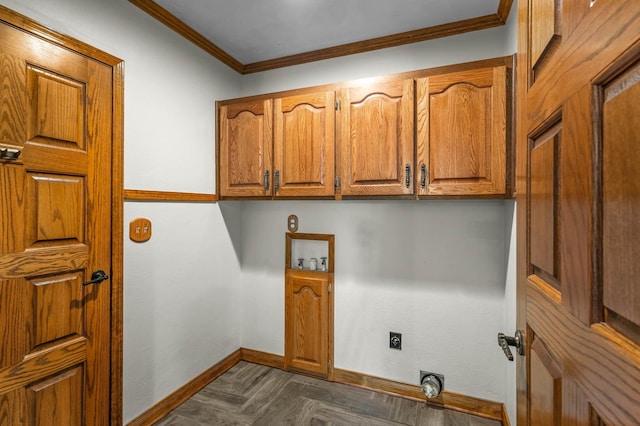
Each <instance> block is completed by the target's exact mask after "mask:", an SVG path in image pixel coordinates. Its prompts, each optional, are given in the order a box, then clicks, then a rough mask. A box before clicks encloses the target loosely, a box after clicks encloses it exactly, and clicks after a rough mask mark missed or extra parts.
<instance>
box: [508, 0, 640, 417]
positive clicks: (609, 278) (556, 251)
mask: <svg viewBox="0 0 640 426" xmlns="http://www.w3.org/2000/svg"><path fill="white" fill-rule="evenodd" d="M519 25H520V27H519V31H518V32H519V34H520V38H519V47H518V51H519V53H518V64H519V70H518V83H519V87H518V109H519V111H518V117H519V120H518V122H519V127H518V169H517V173H518V189H517V190H518V326H519V328H521V329H522V330H524V331H526V341H527V349H526V354H525V355H526V356H525V358H520V359H519V360H518V368H517V371H518V425H526V424H529V425H560V424H563V425H637V424H638V423H639V422H640V281H639V280H640V278H639V277H640V262H639V259H640V226H639V225H638V224H639V223H640V222H639V221H638V217H639V214H640V184H639V183H638V182H639V180H638V177H639V176H640V149H639V146H640V136H639V135H640V119H639V117H640V103H639V102H638V99H640V30H639V29H640V2H638V1H635V0H634V1H622V0H620V1H604V0H596V1H593V0H591V1H590V0H584V1H581V0H572V1H563V2H557V1H554V0H529V1H523V2H520V7H519Z"/></svg>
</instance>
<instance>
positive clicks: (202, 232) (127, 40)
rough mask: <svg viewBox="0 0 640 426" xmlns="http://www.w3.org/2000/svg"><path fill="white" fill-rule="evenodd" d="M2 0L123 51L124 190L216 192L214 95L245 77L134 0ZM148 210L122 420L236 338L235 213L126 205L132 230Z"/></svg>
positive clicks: (127, 280) (135, 265)
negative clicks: (149, 226) (148, 229)
mask: <svg viewBox="0 0 640 426" xmlns="http://www.w3.org/2000/svg"><path fill="white" fill-rule="evenodd" d="M0 4H2V5H5V6H7V7H9V8H11V9H13V10H16V11H17V12H20V13H23V14H25V15H27V16H29V17H31V18H33V19H35V20H37V21H39V22H41V23H43V24H45V25H47V26H49V27H51V28H53V29H55V30H58V31H60V32H62V33H66V34H68V35H71V36H73V37H76V38H77V39H79V40H82V41H84V42H86V43H89V44H91V45H93V46H95V47H98V48H100V49H102V50H104V51H106V52H108V53H110V54H112V55H115V56H117V57H119V58H121V59H124V61H125V187H126V188H131V189H152V190H163V191H185V192H207V193H213V192H214V188H215V181H214V167H213V165H214V164H215V163H214V162H215V158H214V147H215V134H214V133H215V100H216V99H225V98H230V97H235V96H237V94H238V88H239V81H240V78H239V76H238V75H237V74H235V73H234V72H233V71H231V70H230V69H229V68H228V67H226V66H225V65H223V64H221V63H219V62H218V61H216V60H215V59H213V58H212V57H211V56H209V55H208V54H206V53H204V52H203V51H201V50H200V49H199V48H197V47H195V46H193V45H192V44H191V43H189V42H187V41H186V40H184V39H182V38H181V37H179V36H177V35H176V34H175V33H173V32H172V31H171V30H169V29H167V28H166V27H164V26H163V25H161V24H159V23H158V22H156V21H155V20H154V19H152V18H150V17H149V16H148V15H146V14H145V13H144V12H142V11H140V10H139V9H138V8H136V7H135V6H133V5H132V4H131V3H129V2H128V1H127V0H108V1H107V0H55V1H51V0H0ZM230 208H233V207H230ZM228 210H229V208H227V211H228ZM140 216H143V217H147V218H149V219H151V220H152V222H153V238H152V239H151V240H150V241H149V242H148V243H144V244H134V243H132V242H131V241H129V239H128V238H125V249H124V258H125V272H124V300H125V313H124V315H125V320H124V420H125V423H126V422H128V421H130V420H131V419H133V418H135V417H136V416H137V415H139V414H140V413H141V412H143V411H145V410H147V409H148V408H150V407H151V406H152V405H153V404H155V403H157V402H158V401H160V400H161V399H162V398H164V397H165V396H167V395H168V394H170V393H171V392H173V391H174V390H176V389H177V388H179V387H180V386H182V385H184V384H185V383H186V382H188V381H189V380H191V379H192V378H193V377H195V376H196V375H198V374H199V373H201V372H202V371H204V370H206V369H207V368H209V367H211V366H212V365H213V364H215V363H216V362H218V361H220V360H221V359H222V358H223V357H225V356H227V355H229V354H230V353H232V352H233V351H234V350H236V349H237V348H238V347H239V346H240V337H239V333H240V324H241V319H240V317H239V313H238V311H237V309H236V306H237V304H238V301H239V289H238V283H239V280H240V276H239V274H240V265H239V260H238V257H237V255H236V248H235V247H234V245H233V240H232V237H231V235H233V234H234V233H235V234H239V231H231V230H230V229H229V228H231V229H238V226H239V224H238V223H237V221H236V222H234V220H233V219H234V217H237V216H238V215H237V214H231V213H229V214H227V215H226V216H225V217H224V218H223V217H222V214H221V210H220V206H219V205H217V204H216V205H203V204H180V203H130V202H128V203H126V204H125V227H126V228H128V226H126V225H127V224H128V222H129V220H131V219H133V218H135V217H140Z"/></svg>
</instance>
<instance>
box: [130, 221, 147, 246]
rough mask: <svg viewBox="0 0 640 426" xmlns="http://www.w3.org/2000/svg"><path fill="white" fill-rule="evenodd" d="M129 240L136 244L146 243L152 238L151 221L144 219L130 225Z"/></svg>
mask: <svg viewBox="0 0 640 426" xmlns="http://www.w3.org/2000/svg"><path fill="white" fill-rule="evenodd" d="M129 238H130V239H131V241H135V242H136V243H144V242H145V241H149V238H151V221H150V220H149V219H145V218H143V217H139V218H137V219H133V220H132V221H131V222H130V223H129Z"/></svg>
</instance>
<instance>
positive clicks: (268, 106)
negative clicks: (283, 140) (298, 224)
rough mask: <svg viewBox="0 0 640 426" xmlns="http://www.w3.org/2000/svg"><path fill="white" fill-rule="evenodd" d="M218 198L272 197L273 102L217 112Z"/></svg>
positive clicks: (232, 106) (255, 103)
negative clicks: (218, 134) (218, 138)
mask: <svg viewBox="0 0 640 426" xmlns="http://www.w3.org/2000/svg"><path fill="white" fill-rule="evenodd" d="M219 120H220V121H219V131H220V140H219V159H218V179H219V182H220V183H219V191H220V194H219V195H220V197H268V196H271V195H272V194H273V171H272V170H271V165H272V152H273V101H272V100H271V99H267V100H263V101H255V102H243V103H236V104H229V105H222V106H220V109H219Z"/></svg>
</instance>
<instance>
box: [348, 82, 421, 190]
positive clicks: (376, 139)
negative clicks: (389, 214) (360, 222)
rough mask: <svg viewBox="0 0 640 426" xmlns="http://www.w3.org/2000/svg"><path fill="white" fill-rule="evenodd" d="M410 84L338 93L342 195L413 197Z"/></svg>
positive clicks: (377, 85) (378, 85)
mask: <svg viewBox="0 0 640 426" xmlns="http://www.w3.org/2000/svg"><path fill="white" fill-rule="evenodd" d="M413 93H414V83H413V80H399V81H390V82H380V83H376V84H375V85H373V86H362V87H354V88H347V89H342V90H341V91H340V106H339V107H340V112H339V114H340V140H339V143H338V145H339V147H340V148H339V149H340V170H339V172H338V175H339V176H340V180H341V192H342V195H347V196H349V195H403V194H404V195H406V194H413V179H412V173H413V159H414V157H413V151H414V143H413V136H414V132H413V123H414V120H413V113H414V106H413V100H414V98H413Z"/></svg>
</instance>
